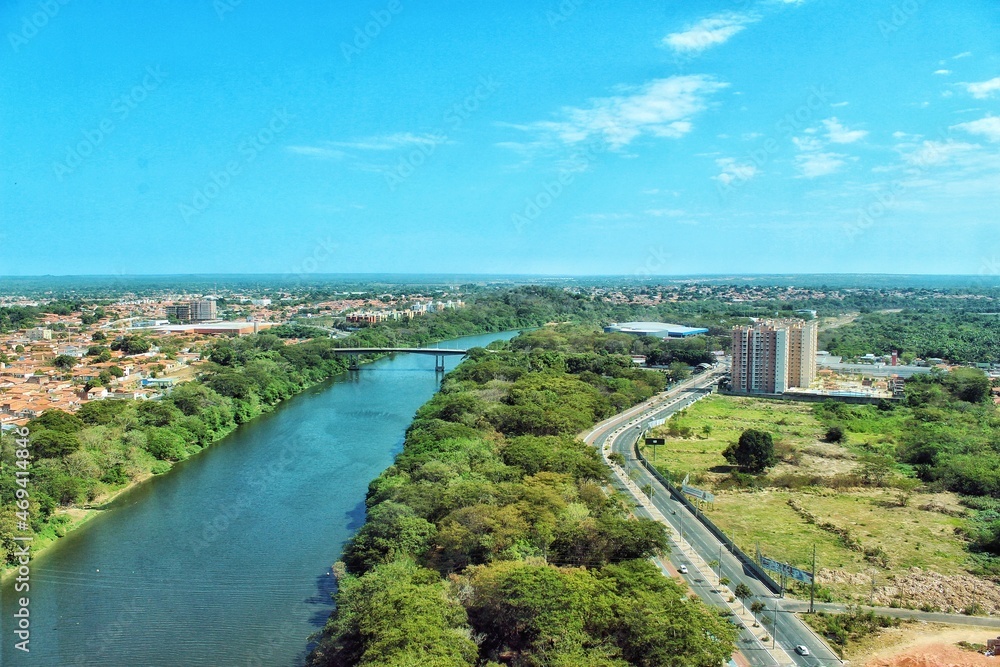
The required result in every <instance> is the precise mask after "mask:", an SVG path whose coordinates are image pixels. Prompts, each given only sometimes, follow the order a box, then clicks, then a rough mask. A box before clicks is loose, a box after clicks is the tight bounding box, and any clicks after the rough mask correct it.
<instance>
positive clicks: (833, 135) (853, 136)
mask: <svg viewBox="0 0 1000 667" xmlns="http://www.w3.org/2000/svg"><path fill="white" fill-rule="evenodd" d="M823 125H825V126H826V136H827V138H828V139H829V140H830V142H831V143H834V144H853V143H854V142H855V141H858V140H860V139H864V138H865V137H866V136H868V132H867V130H849V129H847V128H846V127H844V126H843V125H841V124H840V121H838V120H837V118H836V117H834V118H827V119H826V120H824V121H823Z"/></svg>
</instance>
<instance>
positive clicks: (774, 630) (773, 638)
mask: <svg viewBox="0 0 1000 667" xmlns="http://www.w3.org/2000/svg"><path fill="white" fill-rule="evenodd" d="M777 643H778V601H777V600H775V601H774V623H773V624H772V627H771V650H772V651H773V650H774V647H775V646H776V645H777Z"/></svg>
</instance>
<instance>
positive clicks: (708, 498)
mask: <svg viewBox="0 0 1000 667" xmlns="http://www.w3.org/2000/svg"><path fill="white" fill-rule="evenodd" d="M685 479H686V478H685ZM681 491H683V492H684V493H686V494H688V495H689V496H694V497H695V498H698V499H700V500H704V501H705V502H708V503H714V502H715V495H714V494H712V493H709V492H708V491H702V490H701V489H696V488H695V487H693V486H688V485H687V484H682V485H681Z"/></svg>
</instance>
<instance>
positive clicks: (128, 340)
mask: <svg viewBox="0 0 1000 667" xmlns="http://www.w3.org/2000/svg"><path fill="white" fill-rule="evenodd" d="M152 347H153V344H152V343H150V342H149V341H148V340H146V339H145V338H143V337H142V336H129V335H126V336H122V337H121V338H118V339H117V340H115V341H114V342H113V343H111V349H112V350H121V351H122V352H124V353H125V354H127V355H132V354H145V353H146V352H149V351H150V349H152Z"/></svg>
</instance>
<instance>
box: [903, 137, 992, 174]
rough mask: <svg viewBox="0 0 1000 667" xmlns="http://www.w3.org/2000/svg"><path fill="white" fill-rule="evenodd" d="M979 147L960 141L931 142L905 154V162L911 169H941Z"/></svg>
mask: <svg viewBox="0 0 1000 667" xmlns="http://www.w3.org/2000/svg"><path fill="white" fill-rule="evenodd" d="M978 148H979V146H977V145H975V144H968V143H963V142H960V141H952V140H948V141H931V140H927V141H924V142H922V143H921V144H920V145H919V146H918V147H917V148H916V149H914V150H912V151H910V152H908V153H904V154H903V162H904V163H906V164H907V165H908V166H910V167H915V168H917V169H927V168H929V167H939V166H941V165H945V164H949V163H952V162H954V161H956V160H957V159H959V158H961V157H962V156H964V155H966V154H968V153H970V152H973V151H976V150H977V149H978Z"/></svg>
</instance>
